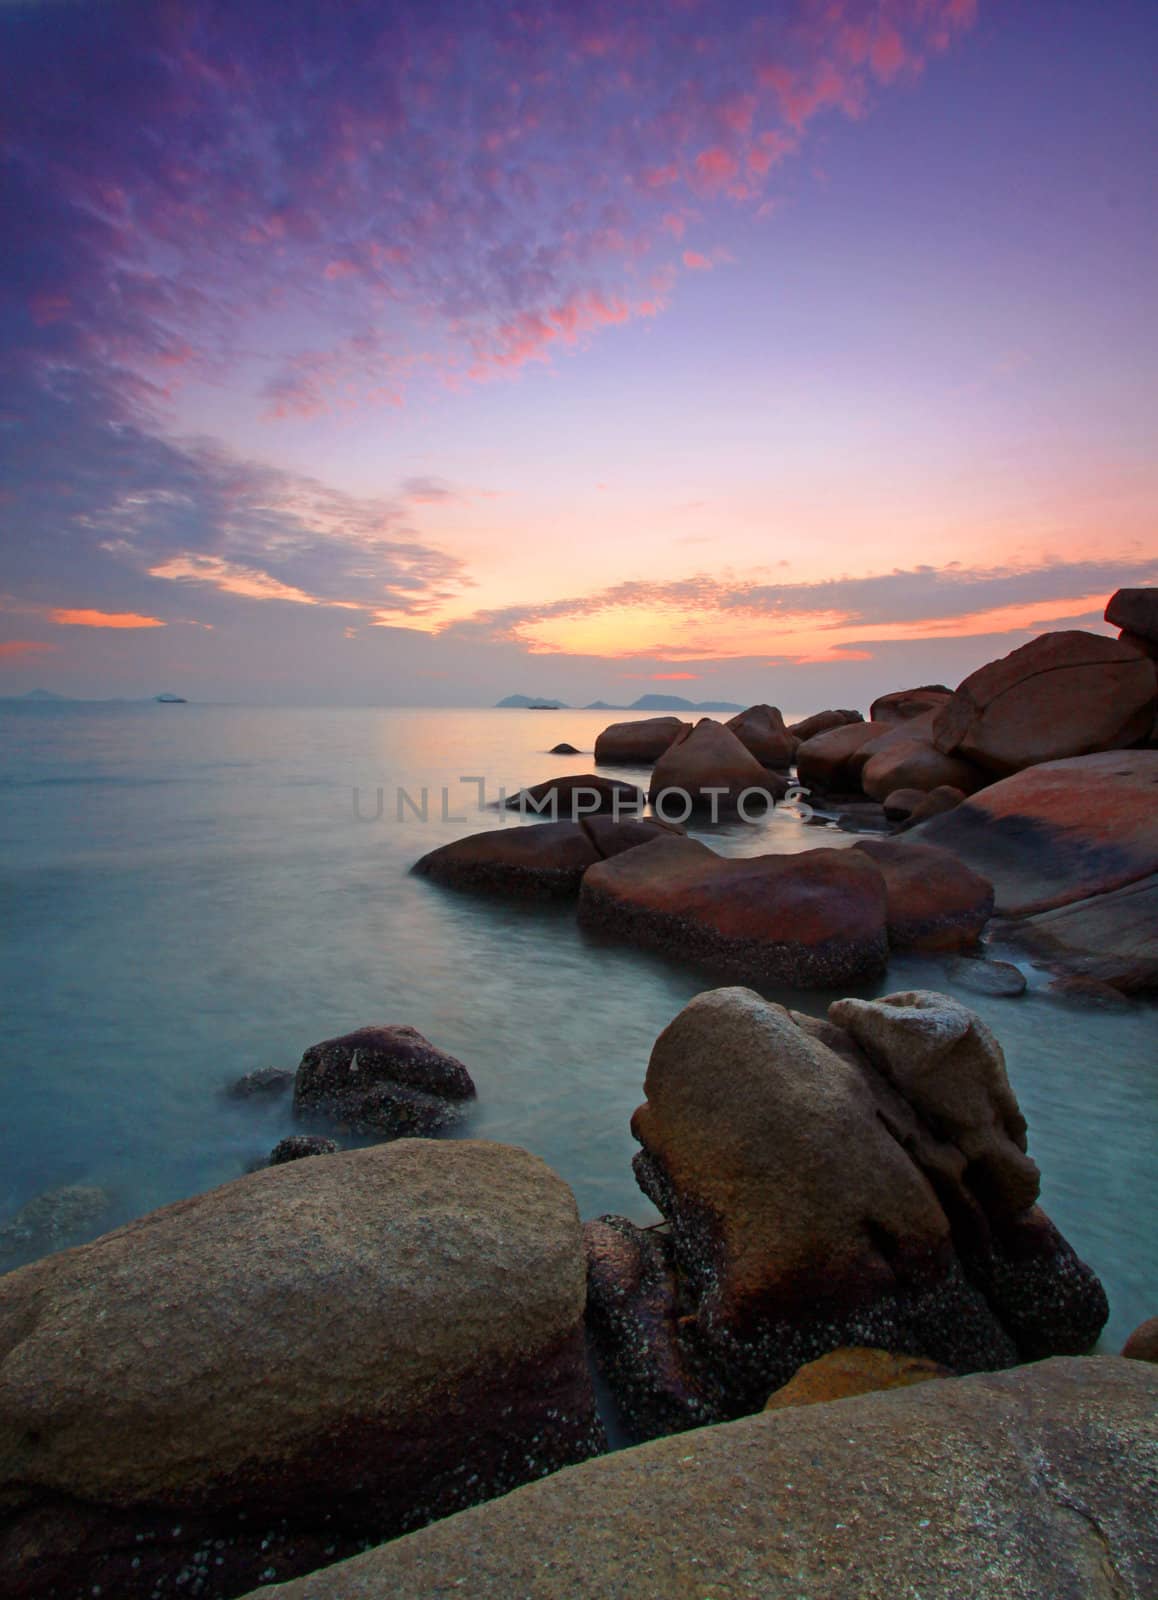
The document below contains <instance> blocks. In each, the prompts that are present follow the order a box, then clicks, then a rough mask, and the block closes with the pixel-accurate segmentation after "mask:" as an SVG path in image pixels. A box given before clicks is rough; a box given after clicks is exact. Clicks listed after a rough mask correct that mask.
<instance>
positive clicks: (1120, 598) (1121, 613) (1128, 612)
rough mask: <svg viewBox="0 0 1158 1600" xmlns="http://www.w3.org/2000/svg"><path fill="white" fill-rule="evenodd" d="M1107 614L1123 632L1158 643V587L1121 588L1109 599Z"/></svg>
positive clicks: (1145, 640) (1146, 641)
mask: <svg viewBox="0 0 1158 1600" xmlns="http://www.w3.org/2000/svg"><path fill="white" fill-rule="evenodd" d="M1105 615H1106V621H1107V622H1110V623H1113V625H1114V627H1115V628H1121V629H1122V631H1123V633H1128V634H1131V635H1132V636H1133V637H1134V638H1135V639H1138V640H1140V641H1144V642H1145V644H1147V645H1150V646H1151V647H1153V646H1154V645H1158V588H1150V589H1119V590H1118V591H1117V592H1116V593H1115V594H1112V595H1111V596H1110V598H1109V600H1108V601H1107V603H1106V613H1105Z"/></svg>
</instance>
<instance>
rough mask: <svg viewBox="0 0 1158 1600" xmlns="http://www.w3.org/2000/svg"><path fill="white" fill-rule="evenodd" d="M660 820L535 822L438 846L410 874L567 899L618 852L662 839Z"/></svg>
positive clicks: (454, 886)
mask: <svg viewBox="0 0 1158 1600" xmlns="http://www.w3.org/2000/svg"><path fill="white" fill-rule="evenodd" d="M672 831H673V830H672V828H671V827H669V826H665V824H663V823H661V822H654V821H650V820H646V821H645V820H643V819H640V820H638V821H631V820H629V819H627V818H621V819H620V820H619V821H618V822H616V821H615V820H614V819H613V818H611V817H585V818H584V819H583V821H582V822H539V823H535V824H533V825H529V826H526V827H517V828H512V827H505V828H491V829H488V830H487V832H485V833H473V834H470V835H469V836H468V837H467V838H465V839H455V840H454V841H453V842H452V843H451V844H444V845H440V846H439V848H438V849H437V850H431V851H430V853H429V854H428V855H425V856H423V857H422V859H421V860H420V861H416V862H415V863H414V866H413V867H412V869H411V870H412V871H413V872H415V873H417V874H418V875H419V876H420V877H425V878H433V879H434V880H435V882H436V883H443V884H446V885H447V886H448V887H450V888H452V889H468V890H478V891H481V892H483V893H488V894H503V895H515V896H518V897H528V898H532V899H560V898H570V897H572V896H574V895H577V894H578V893H579V885H580V883H581V882H582V880H583V874H584V873H585V872H586V871H587V868H588V867H590V866H592V865H594V863H595V862H597V861H603V860H605V859H606V858H607V857H608V856H611V855H615V854H617V853H618V852H619V851H621V850H631V849H634V847H635V846H636V845H639V844H647V843H649V842H650V841H651V840H652V839H658V838H661V837H665V836H667V835H669V834H670V833H671V832H672Z"/></svg>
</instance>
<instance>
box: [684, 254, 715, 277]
mask: <svg viewBox="0 0 1158 1600" xmlns="http://www.w3.org/2000/svg"><path fill="white" fill-rule="evenodd" d="M683 263H684V266H685V267H687V269H688V271H689V272H710V271H711V270H712V263H711V261H709V259H708V257H707V256H703V255H701V254H700V252H699V251H698V250H685V251H684V254H683Z"/></svg>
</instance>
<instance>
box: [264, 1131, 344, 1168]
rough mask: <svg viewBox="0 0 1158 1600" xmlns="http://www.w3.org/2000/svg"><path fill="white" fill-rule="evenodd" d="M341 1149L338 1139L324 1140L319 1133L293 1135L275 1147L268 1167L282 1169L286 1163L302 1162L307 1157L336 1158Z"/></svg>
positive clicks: (270, 1154) (271, 1152)
mask: <svg viewBox="0 0 1158 1600" xmlns="http://www.w3.org/2000/svg"><path fill="white" fill-rule="evenodd" d="M340 1149H341V1145H339V1143H338V1141H337V1140H336V1139H323V1138H322V1136H321V1134H319V1133H291V1134H290V1135H289V1137H288V1138H285V1139H282V1140H281V1141H280V1142H279V1143H277V1144H275V1145H274V1147H273V1149H272V1150H271V1151H270V1153H269V1162H268V1165H269V1166H271V1167H280V1166H281V1165H282V1164H283V1163H284V1162H286V1161H302V1160H304V1158H305V1157H306V1156H336V1155H337V1153H338V1151H339V1150H340Z"/></svg>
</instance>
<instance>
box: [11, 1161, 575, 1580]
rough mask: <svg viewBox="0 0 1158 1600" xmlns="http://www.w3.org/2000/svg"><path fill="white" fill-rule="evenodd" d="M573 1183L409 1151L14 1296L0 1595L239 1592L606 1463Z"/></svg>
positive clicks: (53, 1271) (40, 1272)
mask: <svg viewBox="0 0 1158 1600" xmlns="http://www.w3.org/2000/svg"><path fill="white" fill-rule="evenodd" d="M584 1283H585V1279H584V1265H583V1254H582V1246H581V1234H580V1227H579V1219H578V1216H577V1214H576V1210H575V1202H574V1199H573V1198H572V1195H571V1192H570V1190H569V1189H568V1188H567V1186H566V1185H565V1184H564V1183H563V1182H562V1181H561V1180H560V1179H559V1178H557V1177H555V1175H554V1174H553V1173H552V1172H551V1171H550V1170H549V1169H548V1168H547V1167H546V1166H544V1164H543V1163H542V1162H541V1161H539V1160H538V1159H537V1158H536V1157H534V1156H531V1155H528V1154H527V1153H526V1152H525V1151H522V1150H516V1149H512V1148H510V1147H508V1146H504V1145H495V1144H482V1143H470V1142H461V1143H450V1144H432V1143H430V1142H428V1141H421V1140H406V1141H403V1142H401V1143H398V1144H391V1145H381V1146H375V1147H373V1148H371V1149H368V1150H359V1151H354V1152H348V1153H346V1154H344V1155H333V1156H330V1157H328V1158H327V1159H326V1160H324V1161H294V1162H290V1163H289V1164H287V1165H284V1166H278V1167H271V1168H268V1169H266V1170H264V1171H262V1172H258V1173H255V1174H253V1175H252V1176H250V1177H247V1178H241V1179H239V1180H238V1181H237V1182H235V1183H230V1184H226V1185H225V1186H224V1187H223V1188H220V1189H215V1190H212V1191H211V1192H210V1193H208V1194H203V1195H199V1196H197V1197H196V1198H195V1199H192V1200H185V1201H182V1202H181V1203H179V1204H178V1205H174V1206H168V1207H166V1209H165V1210H163V1211H157V1212H154V1213H153V1214H152V1215H151V1216H148V1217H143V1218H141V1219H140V1220H139V1221H137V1222H134V1223H131V1224H130V1225H129V1226H128V1227H126V1228H121V1229H119V1230H118V1231H117V1232H115V1233H111V1234H107V1235H106V1236H105V1237H104V1238H102V1239H98V1240H97V1241H96V1242H95V1243H93V1244H90V1245H85V1246H83V1247H82V1248H80V1249H77V1250H72V1251H69V1252H68V1253H67V1254H65V1255H60V1256H53V1257H49V1258H48V1259H46V1260H44V1261H41V1262H37V1263H35V1264H34V1265H33V1266H30V1267H25V1268H23V1269H22V1270H21V1271H19V1272H14V1273H11V1274H10V1275H8V1276H7V1277H4V1278H0V1591H2V1592H3V1593H4V1594H6V1595H13V1596H21V1597H26V1600H49V1597H52V1600H81V1597H84V1600H88V1597H90V1596H91V1595H93V1594H94V1593H96V1594H103V1595H105V1596H115V1597H116V1600H151V1597H152V1596H154V1595H158V1594H161V1595H179V1594H184V1593H189V1594H198V1595H200V1596H202V1597H221V1596H231V1595H237V1594H240V1593H241V1592H243V1591H244V1590H246V1589H248V1588H251V1587H252V1586H253V1585H254V1584H256V1583H259V1582H262V1581H266V1580H269V1579H272V1578H275V1577H276V1578H284V1577H291V1576H293V1575H295V1574H296V1573H299V1572H304V1571H309V1570H311V1569H312V1568H314V1567H317V1566H319V1565H320V1564H321V1563H322V1562H323V1561H325V1560H327V1559H329V1560H332V1559H333V1558H334V1557H335V1556H342V1555H346V1554H350V1553H353V1552H354V1551H355V1550H358V1549H362V1548H365V1546H366V1544H367V1543H370V1542H374V1541H376V1540H379V1539H385V1538H390V1537H392V1536H394V1535H395V1534H398V1533H402V1532H405V1531H406V1530H408V1529H410V1528H414V1527H418V1526H421V1525H422V1524H423V1523H425V1522H428V1521H430V1520H431V1519H432V1518H434V1517H441V1516H446V1515H447V1514H448V1513H450V1512H453V1511H457V1510H459V1509H461V1508H462V1507H464V1506H469V1505H472V1504H474V1503H475V1502H477V1501H479V1500H483V1499H486V1498H488V1497H489V1496H491V1495H496V1494H503V1493H505V1492H506V1491H507V1490H509V1489H512V1488H514V1487H515V1486H516V1485H517V1484H520V1483H524V1482H526V1481H527V1480H528V1479H531V1478H535V1477H538V1476H540V1475H541V1474H543V1473H545V1472H548V1471H551V1470H553V1469H554V1468H556V1467H559V1466H563V1465H565V1464H566V1463H568V1462H573V1461H578V1460H581V1459H582V1458H583V1457H585V1456H588V1455H590V1454H592V1453H593V1452H594V1451H595V1450H597V1449H598V1448H599V1447H600V1444H601V1442H602V1440H601V1430H600V1428H599V1425H598V1423H597V1421H596V1418H595V1412H594V1405H593V1398H592V1390H591V1384H590V1380H589V1377H588V1371H587V1365H586V1360H585V1356H584V1344H583V1304H584V1295H585V1287H584Z"/></svg>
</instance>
